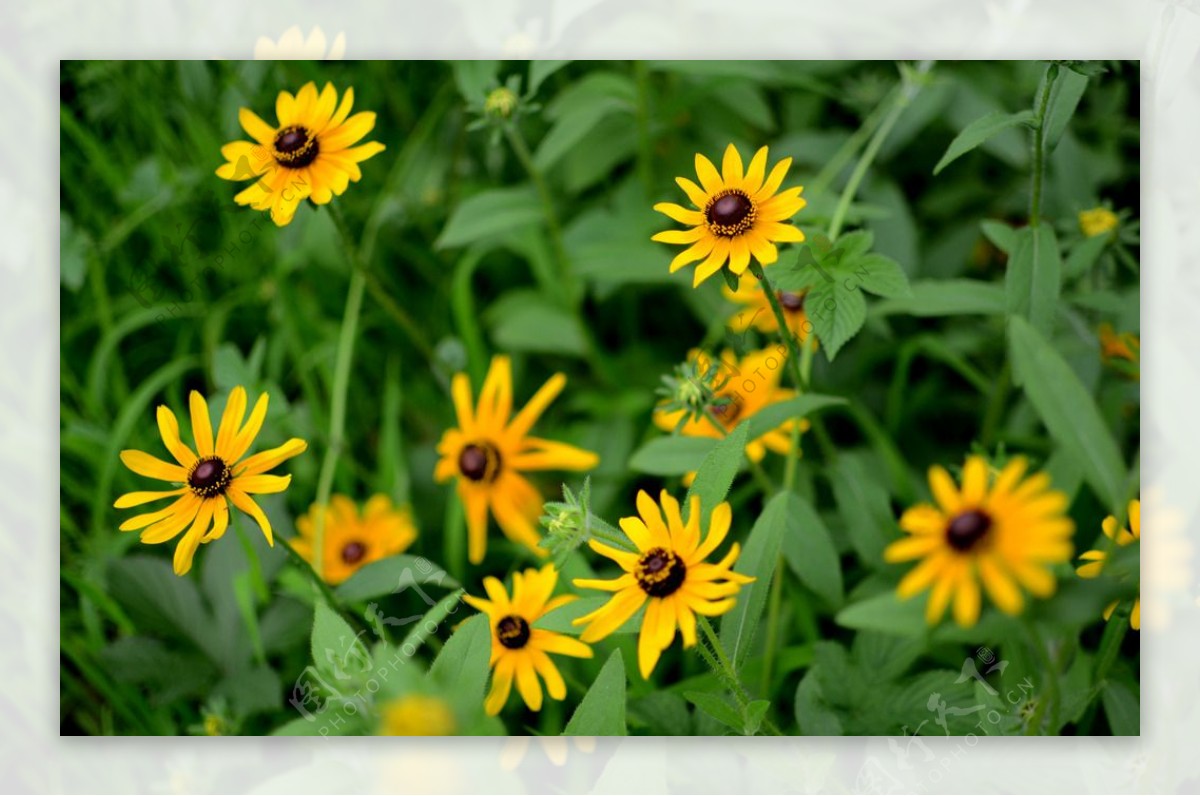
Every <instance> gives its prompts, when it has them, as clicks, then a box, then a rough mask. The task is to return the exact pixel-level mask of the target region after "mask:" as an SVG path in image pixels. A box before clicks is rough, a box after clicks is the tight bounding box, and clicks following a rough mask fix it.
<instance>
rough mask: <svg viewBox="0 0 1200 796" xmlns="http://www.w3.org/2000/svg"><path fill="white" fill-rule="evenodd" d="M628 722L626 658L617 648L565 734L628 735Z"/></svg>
mask: <svg viewBox="0 0 1200 796" xmlns="http://www.w3.org/2000/svg"><path fill="white" fill-rule="evenodd" d="M628 734H629V730H628V729H627V728H626V726H625V662H624V661H623V660H622V659H621V651H620V650H614V651H613V654H612V655H610V656H609V657H608V660H607V661H605V662H604V666H603V668H601V669H600V674H598V675H596V679H595V680H594V681H593V682H592V687H591V688H589V689H588V692H587V693H586V694H584V695H583V701H582V702H580V703H579V707H578V708H576V709H575V713H574V715H572V716H571V720H570V721H569V722H567V727H566V729H564V730H563V735H628Z"/></svg>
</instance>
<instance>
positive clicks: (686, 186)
mask: <svg viewBox="0 0 1200 796" xmlns="http://www.w3.org/2000/svg"><path fill="white" fill-rule="evenodd" d="M675 184H676V185H678V186H679V187H680V188H682V189H683V192H684V193H686V194H687V196H688V199H690V200H691V202H692V204H694V205H695V206H696V207H698V208H700V209H701V210H703V209H704V208H705V207H706V206H707V205H708V194H706V193H705V192H704V190H703V189H702V188H701V187H700V186H699V185H697V184H696V183H694V182H692V181H691V180H689V179H688V178H687V177H676V178H675ZM701 215H702V216H703V214H701Z"/></svg>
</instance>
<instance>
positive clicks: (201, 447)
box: [113, 387, 308, 575]
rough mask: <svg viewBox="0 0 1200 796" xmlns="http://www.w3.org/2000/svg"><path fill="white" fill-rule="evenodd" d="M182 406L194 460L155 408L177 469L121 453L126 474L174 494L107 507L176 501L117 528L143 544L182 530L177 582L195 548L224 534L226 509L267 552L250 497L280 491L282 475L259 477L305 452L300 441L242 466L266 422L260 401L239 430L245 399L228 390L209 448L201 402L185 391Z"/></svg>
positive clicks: (145, 495) (129, 497) (166, 412)
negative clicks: (245, 522) (253, 531)
mask: <svg viewBox="0 0 1200 796" xmlns="http://www.w3.org/2000/svg"><path fill="white" fill-rule="evenodd" d="M188 400H189V405H190V408H191V416H192V438H193V439H194V440H195V442H196V450H195V452H193V451H192V449H191V448H189V447H188V446H187V445H186V444H185V443H184V442H183V441H182V440H181V439H180V438H179V422H178V421H177V420H176V419H175V415H174V413H173V412H171V410H170V409H168V408H167V407H165V406H160V407H158V431H159V433H160V434H161V435H162V439H163V443H164V444H165V445H166V448H167V450H168V451H170V453H171V455H172V456H173V457H174V458H175V461H176V462H178V463H177V464H169V463H167V462H164V461H163V460H161V459H158V458H156V457H154V456H151V455H150V454H148V453H143V452H141V451H135V450H125V451H121V461H122V462H124V463H125V466H126V467H128V468H129V469H130V470H133V471H134V472H135V473H137V474H138V475H144V476H146V477H147V478H157V479H158V480H160V481H170V482H172V483H174V484H177V485H178V488H177V489H172V490H169V491H166V492H130V493H129V494H126V495H122V496H121V497H119V498H117V502H116V503H114V504H113V505H114V506H116V507H117V508H119V509H127V508H131V507H133V506H140V505H142V504H143V503H149V502H151V501H153V500H160V499H162V498H167V497H174V498H176V500H175V502H174V503H172V504H171V505H170V506H167V507H166V508H165V509H162V510H161V511H155V512H152V513H150V514H139V515H138V516H136V517H131V518H130V519H128V520H126V521H125V522H123V523H121V530H122V531H136V530H138V529H144V530H142V535H141V540H142V541H143V542H145V543H146V544H161V543H163V542H169V541H171V540H172V539H174V538H175V537H176V536H178V535H179V534H180V532H181V531H183V529H184V528H185V527H187V526H188V525H190V526H191V527H190V528H188V531H187V533H185V534H184V536H183V538H182V539H181V540H180V541H179V544H178V545H177V546H176V547H175V574H176V575H184V574H186V573H187V571H188V570H189V569H191V568H192V557H193V556H194V555H195V554H196V548H197V547H199V545H200V544H201V543H207V542H211V541H212V540H214V539H219V538H221V535H222V534H224V533H225V529H226V527H227V525H228V523H229V506H228V502H232V503H233V505H234V507H235V508H238V509H241V510H242V511H244V512H245V513H246V514H249V515H250V516H251V517H253V518H254V519H255V520H256V521H257V522H258V525H259V527H260V528H261V529H262V532H263V535H264V536H266V537H267V543H268V544H271V545H272V546H273V545H274V544H275V540H274V538H273V537H272V535H271V523H270V521H269V520H268V519H267V515H266V514H264V513H263V510H262V509H261V508H259V507H258V504H257V503H255V502H254V500H253V498H251V497H250V496H251V495H256V494H267V493H271V492H282V491H283V490H285V489H287V487H288V484H290V483H291V480H292V477H291V476H290V475H282V476H281V475H267V474H266V473H267V471H268V470H270V469H271V468H272V467H274V466H275V465H277V464H280V463H281V462H284V461H286V460H287V459H290V458H292V457H293V456H295V455H297V454H299V453H302V452H303V451H304V450H305V449H306V448H307V447H308V443H306V442H305V441H304V440H302V439H294V438H293V439H290V440H288V441H287V442H285V443H284V444H283V445H280V446H279V447H278V448H272V449H271V450H267V451H262V452H261V453H256V454H254V455H253V456H250V457H249V458H246V459H243V458H242V457H243V456H245V455H246V451H248V450H249V449H250V445H251V443H253V442H254V438H255V437H257V436H258V432H259V430H260V429H261V428H262V424H263V419H264V418H265V417H266V416H267V394H266V393H263V394H262V395H261V396H259V398H258V401H257V402H256V403H255V404H254V410H253V411H252V412H251V413H250V419H249V420H247V421H246V423H245V425H242V420H243V418H244V416H245V414H246V391H245V390H244V389H243V388H241V387H234V388H233V390H232V391H231V392H230V393H229V400H228V401H227V402H226V404H225V412H224V413H223V414H222V415H221V425H220V426H219V427H218V429H217V434H216V439H215V441H214V439H213V428H212V421H211V420H210V419H209V415H208V404H207V403H206V402H205V401H204V396H202V395H200V393H198V392H196V391H195V390H193V391H192V393H191V395H190V396H189V399H188ZM227 499H228V502H227ZM210 526H211V527H210Z"/></svg>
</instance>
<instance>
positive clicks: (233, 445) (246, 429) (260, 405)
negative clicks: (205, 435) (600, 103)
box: [225, 393, 269, 462]
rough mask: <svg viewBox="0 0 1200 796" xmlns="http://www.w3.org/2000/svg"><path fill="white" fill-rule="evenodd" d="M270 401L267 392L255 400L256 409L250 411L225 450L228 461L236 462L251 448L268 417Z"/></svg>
mask: <svg viewBox="0 0 1200 796" xmlns="http://www.w3.org/2000/svg"><path fill="white" fill-rule="evenodd" d="M268 403H269V398H268V396H267V394H266V393H263V394H262V395H260V396H258V400H257V401H255V402H254V409H253V410H251V412H250V419H249V420H247V421H246V425H244V426H242V428H241V430H240V431H238V432H237V434H235V435H234V437H233V440H232V441H231V442H230V443H229V448H228V449H227V450H226V451H225V453H226V455H227V456H228V457H229V458H228V459H227V460H226V461H229V462H236V461H238V460H239V459H241V458H242V456H244V455H245V454H246V451H248V450H249V449H250V445H251V444H253V442H254V438H255V437H257V436H258V432H259V430H261V429H262V424H263V420H265V419H266V417H267V404H268Z"/></svg>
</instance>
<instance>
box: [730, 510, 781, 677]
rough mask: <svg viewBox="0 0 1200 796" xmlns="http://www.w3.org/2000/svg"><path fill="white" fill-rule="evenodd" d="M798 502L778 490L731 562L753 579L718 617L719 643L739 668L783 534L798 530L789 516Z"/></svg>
mask: <svg viewBox="0 0 1200 796" xmlns="http://www.w3.org/2000/svg"><path fill="white" fill-rule="evenodd" d="M798 503H799V498H797V497H796V496H795V495H794V494H792V493H791V492H780V493H779V494H777V495H776V496H775V497H773V498H771V500H770V502H768V503H767V505H766V507H765V508H764V509H763V512H762V514H760V515H758V520H757V521H755V523H754V527H753V528H751V529H750V536H748V537H747V538H746V546H745V547H744V548H742V552H741V555H739V556H738V560H737V564H735V565H734V568H733V569H734V572H738V573H740V574H742V575H747V576H749V577H752V578H754V582H753V583H748V584H746V585H745V586H743V587H742V588H741V590H740V591H739V592H738V596H737V602H736V603H735V604H734V606H733V609H732V610H730V611H729V613H727V614H725V615H724V616H723V617H721V646H723V647H724V648H725V649H726V650H727V651H728V652H729V658H730V660H731V661H733V665H734V668H736V669H738V670H740V669H741V668H742V664H743V663H744V662H745V660H746V656H747V655H749V654H750V645H751V643H752V642H753V641H754V633H755V631H756V630H757V629H758V623H759V621H760V620H761V619H762V612H763V608H764V607H765V606H766V604H767V594H768V593H769V592H770V590H771V578H772V577H774V576H775V575H776V574H777V569H778V567H777V566H776V565H777V563H778V561H779V551H780V547H781V546H782V544H783V535H784V533H795V532H796V531H797V528H796V527H795V523H794V522H792V518H793V517H794V516H795V513H796V511H797V504H798Z"/></svg>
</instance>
